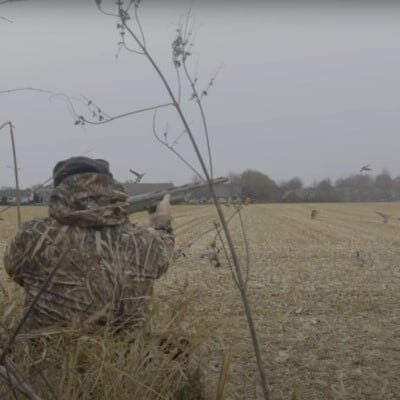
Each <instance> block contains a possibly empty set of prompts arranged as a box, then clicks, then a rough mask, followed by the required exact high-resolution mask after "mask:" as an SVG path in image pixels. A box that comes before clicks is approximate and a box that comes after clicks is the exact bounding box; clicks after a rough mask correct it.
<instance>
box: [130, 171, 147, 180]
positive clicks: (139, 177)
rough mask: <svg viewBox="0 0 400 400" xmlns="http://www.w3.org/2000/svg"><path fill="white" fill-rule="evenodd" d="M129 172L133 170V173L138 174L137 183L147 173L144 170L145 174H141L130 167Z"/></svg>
mask: <svg viewBox="0 0 400 400" xmlns="http://www.w3.org/2000/svg"><path fill="white" fill-rule="evenodd" d="M129 172H131V173H132V174H133V175H135V176H136V180H135V183H139V182H140V181H141V180H142V179H143V177H144V175H145V173H144V172H143V174H139V172H136V171H134V170H133V169H129Z"/></svg>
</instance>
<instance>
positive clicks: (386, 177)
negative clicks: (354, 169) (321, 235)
mask: <svg viewBox="0 0 400 400" xmlns="http://www.w3.org/2000/svg"><path fill="white" fill-rule="evenodd" d="M229 178H230V182H229V183H228V184H226V185H227V186H228V187H229V189H228V190H225V191H224V192H225V193H227V195H226V196H227V197H232V198H235V197H241V198H249V199H250V200H251V201H253V202H340V201H349V202H351V201H396V200H400V176H397V177H395V178H392V177H391V176H390V173H389V172H387V171H383V172H382V173H380V174H379V175H376V176H372V175H369V174H363V173H359V174H353V175H349V176H348V177H345V178H340V179H337V180H336V181H335V182H332V180H331V179H329V178H326V179H322V180H321V181H320V182H316V183H314V184H313V185H310V186H306V185H304V184H303V182H302V180H301V179H300V178H298V177H294V178H292V179H289V180H287V181H283V182H279V183H277V182H276V181H274V180H273V179H272V178H270V177H269V176H268V175H266V174H264V173H262V172H260V171H255V170H247V171H244V172H242V173H241V174H235V173H230V174H229ZM229 194H231V195H230V196H228V195H229ZM196 196H197V197H202V196H206V193H205V192H204V191H203V192H200V193H197V194H196ZM221 197H224V196H221Z"/></svg>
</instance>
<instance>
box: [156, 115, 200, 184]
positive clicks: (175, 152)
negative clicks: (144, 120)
mask: <svg viewBox="0 0 400 400" xmlns="http://www.w3.org/2000/svg"><path fill="white" fill-rule="evenodd" d="M156 118H157V110H155V111H154V114H153V134H154V137H155V138H156V139H157V140H158V141H159V142H160V143H161V144H162V145H164V146H165V147H167V148H168V149H169V150H171V151H172V152H173V153H174V154H175V155H176V156H177V157H178V158H179V159H180V160H181V161H182V162H183V163H184V164H185V165H186V166H187V167H189V168H190V169H191V170H192V171H193V172H194V173H195V174H196V175H197V176H198V177H199V178H200V179H201V180H202V181H204V178H203V176H202V175H201V174H200V172H198V171H197V170H196V168H194V167H193V165H191V164H190V163H189V162H188V161H187V160H186V159H185V158H184V157H183V156H182V155H181V154H180V153H178V152H177V151H176V150H175V148H174V147H173V146H171V145H170V144H169V143H168V141H167V140H163V139H161V138H160V136H159V135H158V133H157V128H156Z"/></svg>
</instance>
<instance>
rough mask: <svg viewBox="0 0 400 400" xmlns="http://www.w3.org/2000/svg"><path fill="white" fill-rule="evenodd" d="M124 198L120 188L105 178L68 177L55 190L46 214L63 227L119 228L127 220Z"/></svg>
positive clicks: (126, 196) (110, 179)
mask: <svg viewBox="0 0 400 400" xmlns="http://www.w3.org/2000/svg"><path fill="white" fill-rule="evenodd" d="M127 198H128V195H127V194H126V192H125V190H124V188H123V187H122V185H121V184H119V183H117V182H116V181H114V180H113V179H112V178H111V177H109V176H107V175H103V174H98V173H93V172H88V173H83V174H76V175H71V176H68V177H67V178H65V179H64V180H63V181H62V182H61V183H60V184H59V185H58V186H57V187H56V188H55V189H54V191H53V193H52V195H51V197H50V205H49V214H50V216H51V217H53V218H55V219H56V220H57V221H58V222H60V223H61V224H63V225H77V226H80V227H101V226H114V225H121V224H123V223H125V222H127V221H128V212H127V206H128V203H127V202H126V200H127Z"/></svg>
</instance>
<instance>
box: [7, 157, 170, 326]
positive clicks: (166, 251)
mask: <svg viewBox="0 0 400 400" xmlns="http://www.w3.org/2000/svg"><path fill="white" fill-rule="evenodd" d="M53 181H54V190H53V192H52V195H51V197H50V203H49V216H48V217H47V218H36V219H33V220H30V221H28V222H26V223H24V224H23V226H22V229H21V230H20V231H19V232H18V234H17V235H16V237H15V238H14V240H13V241H12V242H11V243H10V245H9V246H8V248H7V250H6V253H5V257H4V264H5V268H6V271H7V272H8V274H9V275H10V276H11V277H12V279H14V280H15V281H16V282H17V283H18V284H19V285H21V286H23V288H24V290H25V294H26V298H25V306H24V312H25V313H26V312H27V310H28V309H29V306H30V305H31V303H32V300H33V299H34V298H35V296H36V295H37V293H38V291H39V290H40V288H41V287H42V286H43V283H44V281H45V280H46V278H47V277H48V276H49V274H50V273H51V271H52V270H53V269H54V268H55V266H56V265H57V264H58V267H57V269H56V272H55V275H54V276H53V278H52V279H51V281H50V283H49V284H48V286H47V287H46V288H45V290H44V291H43V293H42V294H41V296H40V297H39V299H38V301H37V303H36V305H35V306H34V307H33V308H32V310H31V311H30V313H29V315H28V318H27V321H26V325H25V328H28V329H36V328H40V327H48V326H55V325H62V326H75V325H76V324H81V323H82V322H83V323H85V322H88V323H90V324H91V325H90V326H93V324H94V325H95V326H98V325H107V326H112V327H113V326H118V327H121V326H123V327H124V326H131V327H132V326H137V325H138V324H140V322H141V321H142V320H143V318H144V317H145V315H146V310H148V303H149V300H150V297H151V294H152V284H153V281H154V280H155V279H157V278H159V277H160V276H161V275H162V274H163V273H164V272H165V271H166V270H167V269H168V266H169V262H170V259H171V256H172V253H173V248H174V235H173V232H172V227H171V214H170V203H169V195H167V196H165V197H164V199H163V200H162V201H161V202H160V203H159V204H158V206H157V208H156V210H155V212H154V213H152V214H150V227H143V226H140V225H136V224H132V223H131V222H130V221H129V215H128V211H127V206H128V203H127V198H128V195H127V193H126V192H125V190H124V188H123V186H122V185H121V184H120V183H118V182H116V181H115V180H114V179H113V176H112V174H111V173H110V170H109V164H108V162H107V161H105V160H99V159H90V158H87V157H73V158H70V159H67V160H65V161H60V162H59V163H57V165H56V166H55V167H54V170H53ZM61 255H64V257H63V258H62V259H61ZM60 260H61V261H60Z"/></svg>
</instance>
